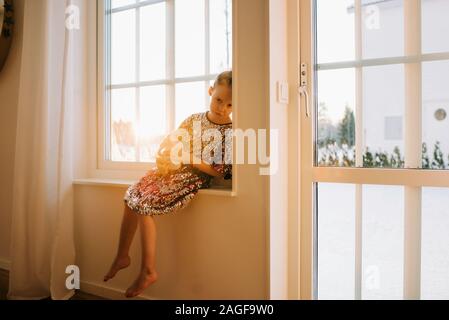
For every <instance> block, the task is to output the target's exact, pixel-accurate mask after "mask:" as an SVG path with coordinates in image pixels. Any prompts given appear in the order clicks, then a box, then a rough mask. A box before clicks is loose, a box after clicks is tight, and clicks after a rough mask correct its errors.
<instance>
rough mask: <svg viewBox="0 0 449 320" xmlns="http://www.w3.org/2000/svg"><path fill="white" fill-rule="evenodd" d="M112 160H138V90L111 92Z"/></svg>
mask: <svg viewBox="0 0 449 320" xmlns="http://www.w3.org/2000/svg"><path fill="white" fill-rule="evenodd" d="M111 121H112V123H111V160H112V161H136V126H135V124H136V91H135V89H116V90H112V93H111Z"/></svg>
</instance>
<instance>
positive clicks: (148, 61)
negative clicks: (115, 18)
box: [140, 2, 166, 81]
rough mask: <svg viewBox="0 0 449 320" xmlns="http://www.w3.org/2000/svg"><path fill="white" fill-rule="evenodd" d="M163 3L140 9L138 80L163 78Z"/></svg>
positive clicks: (164, 59)
mask: <svg viewBox="0 0 449 320" xmlns="http://www.w3.org/2000/svg"><path fill="white" fill-rule="evenodd" d="M165 6H166V5H165V2H163V3H157V4H154V5H149V6H145V7H143V8H141V9H140V14H141V16H140V80H141V81H151V80H159V79H164V78H165V70H166V66H165V61H166V46H165V37H166V31H165V14H166V12H165V10H166V7H165Z"/></svg>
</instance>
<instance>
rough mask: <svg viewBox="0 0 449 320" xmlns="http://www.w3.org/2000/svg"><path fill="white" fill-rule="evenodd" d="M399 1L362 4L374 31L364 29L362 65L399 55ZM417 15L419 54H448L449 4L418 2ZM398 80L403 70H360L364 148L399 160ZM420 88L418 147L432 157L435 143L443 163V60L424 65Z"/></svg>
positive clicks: (446, 79)
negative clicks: (419, 20) (423, 147)
mask: <svg viewBox="0 0 449 320" xmlns="http://www.w3.org/2000/svg"><path fill="white" fill-rule="evenodd" d="M404 1H407V0H383V1H374V0H370V1H363V3H364V4H365V6H364V10H365V17H369V18H371V19H372V17H373V16H372V15H373V14H377V17H378V21H377V22H378V23H377V25H376V23H374V24H373V23H372V21H365V23H364V30H363V39H364V40H363V55H364V59H377V58H387V57H399V56H403V55H404V14H403V10H404V8H403V3H404ZM370 6H371V7H370ZM372 6H374V7H372ZM375 10H378V11H377V12H376V11H375ZM348 11H351V9H349V10H348ZM422 12H423V14H422V53H423V54H433V53H441V52H449V19H448V16H449V1H448V0H422ZM404 79H405V74H404V65H397V64H396V65H386V66H375V67H366V68H364V72H363V89H364V92H363V117H364V145H365V147H368V148H369V149H370V150H372V151H378V150H380V151H387V152H392V151H393V149H394V147H396V146H398V147H399V148H400V150H401V153H402V155H403V154H404V110H405V99H404V95H405V92H404V90H405V85H404ZM422 83H423V86H422V88H423V91H422V97H423V101H422V107H423V112H422V125H423V128H422V132H423V137H422V138H423V142H425V143H427V145H428V152H429V155H432V152H433V148H434V145H435V143H436V142H437V141H439V142H440V143H441V149H442V151H443V153H444V156H445V161H446V163H447V162H448V155H449V60H446V61H435V62H424V63H423V65H422Z"/></svg>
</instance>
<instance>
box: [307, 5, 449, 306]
mask: <svg viewBox="0 0 449 320" xmlns="http://www.w3.org/2000/svg"><path fill="white" fill-rule="evenodd" d="M448 10H449V2H448V1H441V0H382V1H378V0H301V1H300V12H301V16H300V24H301V63H305V64H306V65H307V66H308V72H309V76H308V78H309V79H311V80H309V83H308V85H307V90H308V93H309V96H310V97H311V99H310V100H311V102H312V104H311V106H313V107H314V111H315V112H313V113H312V114H311V116H310V117H307V115H306V112H305V108H304V107H303V106H302V110H303V111H302V117H301V142H300V143H301V153H302V155H301V159H302V161H301V172H302V175H301V226H300V228H301V261H303V262H304V263H303V264H302V265H301V270H300V276H301V296H302V297H303V298H309V299H310V298H317V299H335V298H342V299H419V298H423V299H428V298H432V299H447V292H448V290H449V276H448V274H447V273H444V272H443V271H442V270H443V268H445V267H446V265H447V261H449V237H448V236H447V233H444V232H443V231H442V230H443V229H444V227H445V226H446V225H447V223H448V219H447V216H448V210H447V208H446V206H445V205H444V204H445V203H446V202H447V201H446V196H447V193H448V190H449V171H448V170H446V169H448V168H449V167H448V164H449V140H448V135H447V132H449V127H448V125H449V124H448V122H447V121H445V120H444V119H445V117H446V116H445V112H441V111H439V112H438V115H436V112H437V110H439V109H441V108H442V107H443V106H444V105H445V104H446V102H447V101H448V99H449V94H448V90H445V89H443V86H444V85H443V84H444V83H448V81H447V77H448V74H449V72H448V69H447V68H448V66H449V64H448V62H449V46H448V45H447V44H448V41H447V40H446V38H447V37H446V32H447V31H448V30H449V29H448V28H449V23H448V21H447V19H443V18H442V16H443V14H442V12H448ZM304 100H305V99H304ZM304 100H302V102H304V103H305V101H304ZM302 102H301V103H302ZM438 119H440V120H438ZM430 169H431V170H430ZM444 237H445V238H444Z"/></svg>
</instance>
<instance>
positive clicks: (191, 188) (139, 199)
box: [124, 112, 232, 216]
mask: <svg viewBox="0 0 449 320" xmlns="http://www.w3.org/2000/svg"><path fill="white" fill-rule="evenodd" d="M194 124H196V129H198V127H199V124H201V133H202V134H203V135H204V133H205V132H207V130H208V129H216V130H218V131H219V132H220V134H221V137H222V140H221V144H220V148H221V155H219V156H220V161H218V160H217V158H216V157H215V158H214V159H215V160H213V161H211V162H212V166H213V168H214V169H215V170H216V171H218V172H220V173H221V174H223V176H224V178H225V179H226V180H229V179H232V165H231V164H229V163H230V161H229V156H230V155H231V157H232V150H231V148H232V140H230V139H229V138H228V139H226V136H227V134H228V135H229V132H230V131H231V130H232V124H224V125H221V124H216V123H214V122H212V121H210V120H209V118H208V113H207V112H205V113H198V114H194V115H192V116H190V117H188V118H187V119H186V120H184V121H183V123H182V124H181V126H180V129H185V130H187V131H188V132H189V135H190V137H192V140H191V146H192V148H191V150H192V152H193V145H194V141H195V139H197V140H196V143H197V144H196V145H197V146H201V152H203V151H204V149H205V148H210V145H211V144H210V143H207V141H206V143H205V142H204V141H203V140H204V138H202V137H201V135H198V130H196V131H194V129H193V128H194ZM231 132H232V131H231ZM208 146H209V147H208ZM215 150H216V149H215ZM213 153H214V151H212V155H213ZM219 153H220V152H218V154H219ZM212 179H213V177H212V176H210V175H208V174H206V173H204V172H202V171H200V170H198V169H196V168H194V167H193V166H191V165H190V164H183V165H181V167H180V168H179V169H177V170H174V171H171V172H169V173H165V174H162V173H161V171H159V170H158V169H157V168H153V169H151V170H149V171H148V172H147V173H146V174H145V176H144V177H142V178H141V179H140V180H139V181H138V182H137V183H136V184H134V185H132V186H130V187H129V188H128V189H127V191H126V193H125V196H124V202H125V204H126V205H128V207H129V208H130V209H131V210H133V211H134V212H136V213H138V214H141V215H149V216H155V215H164V214H168V213H174V212H177V211H179V210H181V209H183V208H185V207H186V206H187V205H188V204H189V203H190V201H191V200H192V199H193V198H194V197H195V195H196V194H197V193H198V190H200V189H207V188H209V187H210V185H211V181H212Z"/></svg>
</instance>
